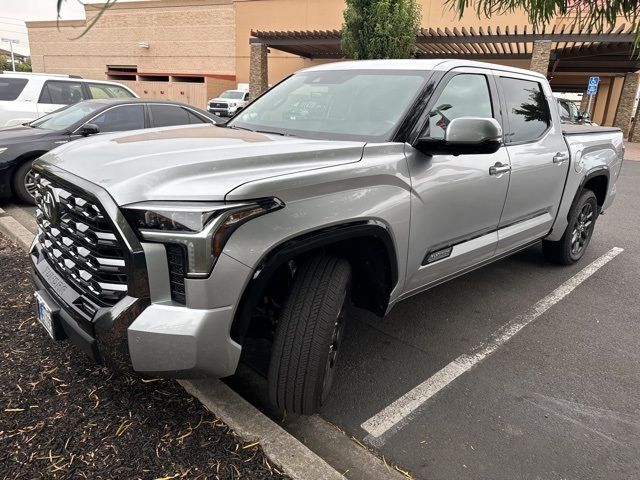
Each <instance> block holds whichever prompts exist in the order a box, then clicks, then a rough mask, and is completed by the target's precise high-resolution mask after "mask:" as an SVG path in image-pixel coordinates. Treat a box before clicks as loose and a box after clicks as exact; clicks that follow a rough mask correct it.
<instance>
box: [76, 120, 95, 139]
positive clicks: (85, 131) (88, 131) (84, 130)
mask: <svg viewBox="0 0 640 480" xmlns="http://www.w3.org/2000/svg"><path fill="white" fill-rule="evenodd" d="M78 133H79V134H80V135H82V136H83V137H88V136H89V135H95V134H96V133H100V127H99V126H98V125H96V124H95V123H85V124H84V125H82V126H81V127H80V128H79V129H78Z"/></svg>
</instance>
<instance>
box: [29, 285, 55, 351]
mask: <svg viewBox="0 0 640 480" xmlns="http://www.w3.org/2000/svg"><path fill="white" fill-rule="evenodd" d="M34 296H35V297H36V315H37V317H38V321H39V322H40V324H41V325H42V326H43V327H44V329H45V330H46V331H47V333H48V334H49V336H50V337H51V338H53V339H54V340H55V339H56V335H55V329H54V325H53V314H52V312H51V308H50V307H49V305H47V303H46V302H45V301H44V299H43V298H42V297H41V296H40V295H39V294H38V293H37V292H36V293H35V294H34Z"/></svg>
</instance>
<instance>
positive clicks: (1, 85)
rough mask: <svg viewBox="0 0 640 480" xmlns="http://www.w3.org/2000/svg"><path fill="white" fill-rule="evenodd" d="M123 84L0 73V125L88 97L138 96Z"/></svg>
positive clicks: (35, 116)
mask: <svg viewBox="0 0 640 480" xmlns="http://www.w3.org/2000/svg"><path fill="white" fill-rule="evenodd" d="M137 97H138V96H137V95H136V94H135V93H133V92H132V91H131V90H130V89H128V88H127V87H125V86H124V85H120V84H119V83H114V82H105V81H102V80H85V79H83V78H81V77H78V76H73V75H54V74H49V73H14V72H0V127H5V126H10V125H20V124H22V123H25V122H30V121H31V120H34V119H36V118H38V117H41V116H43V115H45V114H47V113H50V112H53V111H54V110H57V109H59V108H61V107H64V106H66V105H70V104H72V103H76V102H79V101H81V100H88V99H90V98H137Z"/></svg>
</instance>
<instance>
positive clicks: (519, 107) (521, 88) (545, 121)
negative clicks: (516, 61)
mask: <svg viewBox="0 0 640 480" xmlns="http://www.w3.org/2000/svg"><path fill="white" fill-rule="evenodd" d="M500 84H501V86H502V91H503V92H504V98H505V101H506V103H507V114H508V116H509V130H510V132H509V133H508V134H507V135H505V136H506V138H507V140H508V141H510V142H512V143H515V142H532V141H534V140H537V139H538V138H540V137H541V136H542V134H543V133H544V132H545V131H546V130H547V129H548V128H549V125H551V114H550V112H549V105H548V103H547V99H546V97H545V95H544V91H543V90H542V87H541V86H540V84H539V83H538V82H534V81H531V80H520V79H519V78H507V77H501V78H500Z"/></svg>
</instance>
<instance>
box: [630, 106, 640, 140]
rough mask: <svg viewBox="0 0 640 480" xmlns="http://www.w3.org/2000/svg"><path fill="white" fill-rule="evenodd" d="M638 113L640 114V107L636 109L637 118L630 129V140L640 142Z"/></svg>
mask: <svg viewBox="0 0 640 480" xmlns="http://www.w3.org/2000/svg"><path fill="white" fill-rule="evenodd" d="M638 114H640V108H638V109H637V110H636V116H635V120H634V121H633V124H632V125H631V130H630V131H629V139H628V140H629V141H630V142H640V118H638Z"/></svg>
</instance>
